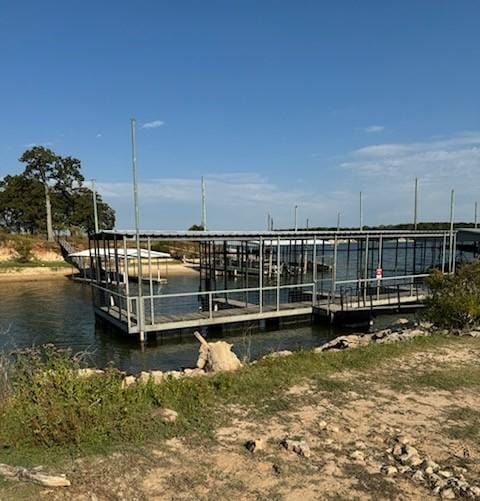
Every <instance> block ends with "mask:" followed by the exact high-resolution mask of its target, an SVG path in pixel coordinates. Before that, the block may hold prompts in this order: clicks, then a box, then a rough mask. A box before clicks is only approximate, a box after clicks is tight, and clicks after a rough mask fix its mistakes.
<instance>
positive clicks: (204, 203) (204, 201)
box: [202, 176, 208, 231]
mask: <svg viewBox="0 0 480 501" xmlns="http://www.w3.org/2000/svg"><path fill="white" fill-rule="evenodd" d="M202 228H203V229H204V231H207V229H208V228H207V199H206V196H205V179H203V176H202Z"/></svg>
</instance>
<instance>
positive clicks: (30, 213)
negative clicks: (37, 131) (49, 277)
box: [0, 146, 115, 239]
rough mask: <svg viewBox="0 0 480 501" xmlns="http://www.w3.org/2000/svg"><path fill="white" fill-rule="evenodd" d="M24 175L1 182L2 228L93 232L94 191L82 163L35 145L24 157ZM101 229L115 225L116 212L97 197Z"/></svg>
mask: <svg viewBox="0 0 480 501" xmlns="http://www.w3.org/2000/svg"><path fill="white" fill-rule="evenodd" d="M20 161H21V162H24V163H25V164H26V167H25V170H24V172H23V173H22V174H18V175H15V176H10V175H7V176H5V177H4V178H3V179H0V226H3V227H5V228H7V229H8V230H10V231H13V232H17V233H32V234H33V233H40V232H46V233H47V237H48V238H49V239H53V231H54V229H55V230H56V231H70V232H75V231H82V232H91V231H93V230H94V220H93V192H92V191H91V190H89V189H88V188H86V187H84V186H83V181H84V178H83V176H82V174H81V164H80V160H78V159H76V158H73V157H61V156H59V155H56V154H55V153H54V152H53V151H51V150H49V149H46V148H43V147H41V146H36V147H34V148H31V149H29V150H27V151H25V153H24V154H23V155H22V156H21V158H20ZM97 206H98V215H99V220H100V228H102V229H110V228H113V226H114V224H115V211H114V210H113V209H112V208H111V207H110V206H109V205H108V204H107V203H105V202H104V201H103V200H102V198H101V196H100V195H98V194H97Z"/></svg>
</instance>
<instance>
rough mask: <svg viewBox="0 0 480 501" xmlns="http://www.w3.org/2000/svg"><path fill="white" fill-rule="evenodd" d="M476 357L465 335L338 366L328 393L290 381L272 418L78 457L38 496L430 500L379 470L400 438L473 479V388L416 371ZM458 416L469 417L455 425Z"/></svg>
mask: <svg viewBox="0 0 480 501" xmlns="http://www.w3.org/2000/svg"><path fill="white" fill-rule="evenodd" d="M479 362H480V340H472V341H471V342H469V343H465V344H463V345H461V346H459V345H458V344H457V345H456V346H455V347H453V346H450V345H447V346H446V347H444V348H442V349H440V350H436V351H428V352H418V353H415V354H413V355H412V354H410V355H409V356H408V357H404V358H402V359H395V360H393V361H392V363H391V364H388V365H385V366H381V367H378V368H377V369H375V370H370V371H367V372H365V371H362V372H361V373H360V372H358V373H357V372H354V371H348V372H340V373H338V374H336V375H335V376H334V377H333V378H332V389H331V391H325V389H322V390H320V389H319V388H318V387H317V386H316V384H315V382H312V381H305V382H304V384H301V385H297V386H295V387H292V388H290V390H289V391H288V395H287V396H288V399H287V400H288V402H289V405H288V406H287V407H286V408H282V406H280V405H279V408H278V409H273V410H272V412H271V413H269V414H267V415H263V416H258V415H257V414H256V413H255V412H251V411H252V410H251V409H245V408H240V407H237V406H232V407H230V408H229V409H227V412H228V414H229V416H230V420H229V421H230V422H229V425H228V426H227V427H223V428H219V429H216V430H214V436H215V439H214V440H211V441H208V440H200V439H198V441H196V440H191V439H190V440H186V439H171V440H169V441H167V442H165V443H160V444H158V445H156V446H152V447H147V448H142V449H136V450H131V449H126V450H124V451H122V452H116V453H114V454H113V455H110V456H108V457H103V458H91V457H90V458H83V459H80V460H76V461H75V462H73V463H72V465H71V467H70V471H65V473H67V476H68V477H69V478H70V479H71V480H72V486H71V487H70V488H68V489H66V490H63V491H62V490H51V489H39V491H38V495H39V497H40V498H43V499H47V498H48V499H62V500H63V499H78V500H92V501H94V500H137V499H138V500H162V501H163V500H219V499H235V500H292V501H293V500H295V501H296V500H302V501H308V500H323V499H332V500H351V499H358V500H364V499H365V500H367V499H369V500H378V499H392V500H393V499H395V500H396V499H403V500H410V499H411V500H424V499H435V498H438V495H435V494H433V492H432V490H431V487H429V486H428V485H427V483H426V482H421V481H415V480H413V479H412V478H411V474H410V475H409V474H406V473H405V474H402V473H401V472H399V473H398V474H396V475H395V476H392V477H389V476H387V475H385V474H384V473H382V472H381V467H382V465H385V464H394V459H393V458H392V456H391V455H390V450H391V448H392V445H393V444H394V442H395V437H396V436H397V435H398V434H399V433H400V434H406V435H408V436H409V437H411V443H412V444H413V445H414V446H415V447H416V448H417V449H418V451H419V453H420V454H421V455H422V456H425V455H428V456H429V457H430V458H431V459H432V460H434V461H435V462H437V463H438V464H439V465H440V466H441V467H442V468H443V469H449V470H452V471H462V472H463V474H464V477H465V479H466V480H467V481H468V482H470V483H471V484H472V485H477V486H478V485H480V440H479V434H478V433H477V431H478V429H477V430H475V429H469V428H468V422H467V421H466V420H465V419H467V418H468V416H469V414H468V413H469V412H475V411H480V394H479V391H478V386H475V385H467V384H466V385H463V384H462V381H461V380H460V382H459V384H457V385H456V386H455V385H454V386H455V387H452V388H448V389H442V388H440V387H437V388H432V387H429V386H428V385H427V386H425V385H424V384H423V383H422V384H417V378H418V377H420V378H421V377H423V376H425V375H427V376H428V374H431V373H432V371H436V372H435V373H436V374H438V371H440V372H442V374H444V375H445V377H446V379H445V381H447V383H445V384H446V386H448V384H449V383H448V381H449V379H448V375H449V374H450V375H451V377H452V378H453V379H455V377H458V374H462V372H460V373H459V372H458V371H459V370H460V371H465V370H466V371H467V373H468V370H469V368H471V367H472V368H475V367H476V368H477V369H478V364H479ZM451 371H453V372H451ZM455 412H457V413H458V412H460V415H461V416H467V418H465V417H464V418H462V419H461V420H460V421H456V419H457V418H455V416H456V414H455ZM462 412H463V413H464V414H462ZM475 419H476V418H475ZM476 423H477V424H478V421H476ZM456 426H457V428H455V427H456ZM465 427H466V428H465ZM455 429H456V430H457V433H454V432H452V430H455ZM462 430H463V431H462ZM285 438H290V439H301V440H304V441H305V443H306V444H307V445H308V446H309V449H310V451H311V455H310V457H303V456H302V455H300V454H297V453H295V452H293V451H289V450H286V449H285V448H284V447H282V445H281V442H282V440H283V439H285ZM251 439H262V441H263V442H264V447H263V450H257V451H255V452H253V453H252V452H250V451H248V450H247V449H246V448H245V445H244V444H245V442H247V441H248V440H251ZM359 452H360V454H359ZM352 453H353V457H352ZM362 456H363V457H362ZM392 461H393V462H392ZM397 466H398V465H397Z"/></svg>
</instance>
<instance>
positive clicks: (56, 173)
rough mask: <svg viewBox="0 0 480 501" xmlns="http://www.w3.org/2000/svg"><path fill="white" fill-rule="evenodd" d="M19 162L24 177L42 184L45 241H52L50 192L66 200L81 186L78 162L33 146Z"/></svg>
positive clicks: (41, 147)
mask: <svg viewBox="0 0 480 501" xmlns="http://www.w3.org/2000/svg"><path fill="white" fill-rule="evenodd" d="M20 162H23V163H25V164H26V167H25V172H24V174H25V176H27V177H28V178H31V179H36V180H37V181H39V182H40V183H42V185H43V187H44V190H45V212H46V220H47V239H48V240H53V223H52V204H51V190H52V188H55V190H56V192H57V195H59V196H61V195H63V196H64V197H66V198H68V195H69V194H70V193H71V192H72V190H73V189H74V188H75V187H76V186H81V184H82V182H83V179H84V178H83V176H82V175H81V173H80V160H78V159H76V158H72V157H65V158H64V157H61V156H59V155H56V154H55V153H54V152H53V151H52V150H50V149H48V148H44V147H43V146H34V147H33V148H31V149H29V150H27V151H25V152H24V153H23V155H22V156H21V157H20Z"/></svg>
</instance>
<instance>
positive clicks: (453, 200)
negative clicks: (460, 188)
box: [448, 190, 455, 273]
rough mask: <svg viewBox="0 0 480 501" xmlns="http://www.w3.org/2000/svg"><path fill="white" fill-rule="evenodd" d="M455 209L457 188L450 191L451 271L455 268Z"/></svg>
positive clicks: (449, 268) (449, 260) (449, 269)
mask: <svg viewBox="0 0 480 501" xmlns="http://www.w3.org/2000/svg"><path fill="white" fill-rule="evenodd" d="M454 210H455V190H452V191H451V192H450V242H449V243H450V251H449V254H448V263H449V267H448V271H449V272H450V273H451V272H452V269H453V218H454Z"/></svg>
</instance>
